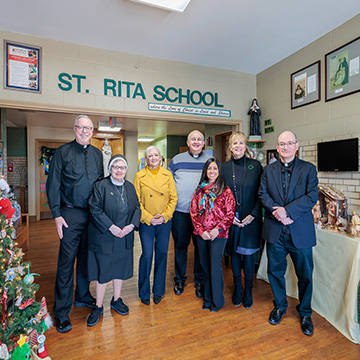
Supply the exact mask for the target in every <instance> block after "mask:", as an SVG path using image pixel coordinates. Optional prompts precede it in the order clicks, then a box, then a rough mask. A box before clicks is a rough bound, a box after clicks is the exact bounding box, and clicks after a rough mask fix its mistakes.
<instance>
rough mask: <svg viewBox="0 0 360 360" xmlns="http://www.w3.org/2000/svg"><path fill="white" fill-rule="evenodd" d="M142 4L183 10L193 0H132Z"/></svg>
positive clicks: (171, 9)
mask: <svg viewBox="0 0 360 360" xmlns="http://www.w3.org/2000/svg"><path fill="white" fill-rule="evenodd" d="M131 1H133V2H137V3H140V4H145V5H149V6H155V7H158V8H160V9H165V10H169V11H176V12H183V11H184V10H185V8H186V7H187V6H188V4H189V2H190V1H191V0H171V1H169V0H131ZM169 3H170V4H169Z"/></svg>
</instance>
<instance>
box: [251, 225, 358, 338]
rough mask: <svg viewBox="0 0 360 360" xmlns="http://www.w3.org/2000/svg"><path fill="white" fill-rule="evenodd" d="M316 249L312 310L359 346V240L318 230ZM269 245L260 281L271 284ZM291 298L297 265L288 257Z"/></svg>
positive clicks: (338, 233)
mask: <svg viewBox="0 0 360 360" xmlns="http://www.w3.org/2000/svg"><path fill="white" fill-rule="evenodd" d="M316 240H317V245H316V246H315V247H314V248H313V256H314V274H313V277H314V283H313V284H314V289H313V296H312V308H313V310H314V311H316V312H317V313H318V314H319V315H321V316H323V317H324V318H325V319H326V320H327V321H329V322H330V323H331V324H332V325H333V326H334V327H335V328H336V329H338V330H339V331H340V332H341V333H342V334H343V335H345V336H346V337H347V338H348V339H349V340H351V341H352V342H354V343H357V344H360V314H359V311H360V310H359V305H360V304H359V301H360V299H359V297H360V293H359V291H360V239H359V238H352V237H350V236H348V235H347V234H344V233H340V232H338V231H333V230H323V229H317V230H316ZM267 262H268V261H267V255H266V245H265V248H264V251H263V253H262V257H261V261H260V265H259V270H258V273H257V278H258V279H262V280H265V281H268V277H267ZM285 278H286V292H287V295H288V296H291V297H295V298H298V288H297V278H296V275H295V270H294V265H293V263H292V261H291V259H290V256H288V268H287V271H286V274H285Z"/></svg>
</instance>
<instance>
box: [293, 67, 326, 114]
mask: <svg viewBox="0 0 360 360" xmlns="http://www.w3.org/2000/svg"><path fill="white" fill-rule="evenodd" d="M320 92H321V91H320V60H319V61H317V62H315V63H313V64H311V65H309V66H306V67H304V68H303V69H301V70H298V71H296V72H294V73H292V74H291V109H296V108H298V107H300V106H305V105H309V104H312V103H314V102H317V101H320Z"/></svg>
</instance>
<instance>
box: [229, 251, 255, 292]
mask: <svg viewBox="0 0 360 360" xmlns="http://www.w3.org/2000/svg"><path fill="white" fill-rule="evenodd" d="M231 268H232V272H233V277H234V284H235V285H237V286H241V268H243V269H244V276H245V286H251V287H252V283H253V280H254V273H255V254H252V255H241V254H238V253H236V252H233V253H232V255H231Z"/></svg>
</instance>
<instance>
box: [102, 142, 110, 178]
mask: <svg viewBox="0 0 360 360" xmlns="http://www.w3.org/2000/svg"><path fill="white" fill-rule="evenodd" d="M102 154H103V167H104V176H108V175H109V170H108V166H109V161H110V158H111V155H112V150H111V146H110V145H109V140H108V139H105V142H104V146H103V147H102Z"/></svg>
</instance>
